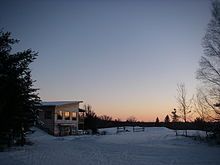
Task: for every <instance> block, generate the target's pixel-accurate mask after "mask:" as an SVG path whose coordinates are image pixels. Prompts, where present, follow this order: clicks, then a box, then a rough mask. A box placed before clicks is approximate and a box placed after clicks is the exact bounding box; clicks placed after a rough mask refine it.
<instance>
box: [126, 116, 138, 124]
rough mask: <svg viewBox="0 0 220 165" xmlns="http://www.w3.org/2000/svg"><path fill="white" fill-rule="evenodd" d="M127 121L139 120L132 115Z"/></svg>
mask: <svg viewBox="0 0 220 165" xmlns="http://www.w3.org/2000/svg"><path fill="white" fill-rule="evenodd" d="M127 122H130V123H135V122H137V120H136V118H135V117H134V116H130V117H128V118H127Z"/></svg>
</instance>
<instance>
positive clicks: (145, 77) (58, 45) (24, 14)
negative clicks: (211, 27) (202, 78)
mask: <svg viewBox="0 0 220 165" xmlns="http://www.w3.org/2000/svg"><path fill="white" fill-rule="evenodd" d="M0 4H1V5H0V28H1V29H3V30H4V31H10V32H12V36H13V37H14V38H17V39H19V40H20V42H19V44H17V45H15V46H14V49H13V51H22V50H25V49H28V48H31V49H32V50H34V51H36V52H38V57H37V59H36V60H35V61H34V63H33V64H32V65H31V69H32V78H33V79H34V80H36V82H35V84H34V85H35V87H37V88H39V89H40V90H39V96H40V97H41V99H42V100H43V101H58V100H82V101H84V103H86V104H90V105H91V106H92V109H93V110H94V111H95V112H96V113H97V114H98V115H109V116H112V117H113V118H120V119H122V120H125V119H127V118H128V117H130V116H134V117H135V118H136V119H138V120H140V121H155V119H156V117H157V116H158V117H159V119H160V120H161V121H162V120H164V118H165V116H166V115H167V114H170V113H171V111H172V110H173V108H175V107H176V106H177V104H176V95H177V91H176V89H177V84H178V83H185V85H186V89H187V94H188V97H191V96H192V95H193V93H194V92H195V89H196V87H197V86H198V83H199V82H198V80H196V70H197V69H198V68H199V65H198V62H199V60H200V58H201V56H202V55H203V48H202V46H201V43H202V38H203V36H204V34H205V31H206V28H207V24H208V22H209V20H210V18H211V1H210V0H184V1H183V0H166V1H164V0H78V1H71V0H63V1H58V0H46V1H45V0H38V1H34V0H19V1H16V0H14V1H12V0H0ZM82 105H83V104H82Z"/></svg>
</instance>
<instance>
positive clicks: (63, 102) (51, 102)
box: [41, 101, 82, 106]
mask: <svg viewBox="0 0 220 165" xmlns="http://www.w3.org/2000/svg"><path fill="white" fill-rule="evenodd" d="M78 103H82V101H42V102H41V106H61V105H67V104H78Z"/></svg>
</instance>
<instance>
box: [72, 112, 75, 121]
mask: <svg viewBox="0 0 220 165" xmlns="http://www.w3.org/2000/svg"><path fill="white" fill-rule="evenodd" d="M72 120H76V112H72Z"/></svg>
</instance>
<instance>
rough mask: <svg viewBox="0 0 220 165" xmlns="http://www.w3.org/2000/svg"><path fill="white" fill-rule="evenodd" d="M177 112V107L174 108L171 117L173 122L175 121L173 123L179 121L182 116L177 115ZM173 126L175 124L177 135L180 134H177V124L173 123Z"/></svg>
mask: <svg viewBox="0 0 220 165" xmlns="http://www.w3.org/2000/svg"><path fill="white" fill-rule="evenodd" d="M176 113H177V112H176V109H175V108H174V109H173V111H172V112H171V117H172V122H173V123H176V122H178V121H179V118H180V116H179V115H177V114H176ZM173 126H174V130H175V133H176V136H177V135H178V134H177V128H176V126H175V125H174V124H173Z"/></svg>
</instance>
